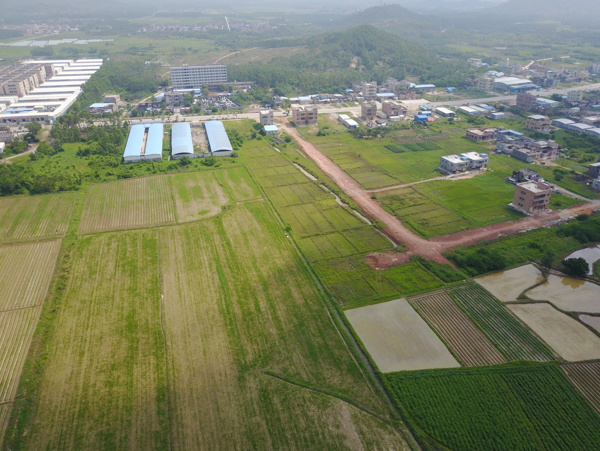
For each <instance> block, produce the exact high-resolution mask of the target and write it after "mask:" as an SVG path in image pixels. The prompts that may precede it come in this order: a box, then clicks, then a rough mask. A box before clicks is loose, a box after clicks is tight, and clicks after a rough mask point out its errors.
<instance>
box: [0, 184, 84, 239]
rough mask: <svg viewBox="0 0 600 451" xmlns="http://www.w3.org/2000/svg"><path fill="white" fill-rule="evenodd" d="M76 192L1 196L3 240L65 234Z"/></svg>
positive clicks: (0, 235) (0, 234)
mask: <svg viewBox="0 0 600 451" xmlns="http://www.w3.org/2000/svg"><path fill="white" fill-rule="evenodd" d="M76 195H77V194H76V193H60V194H50V195H41V196H14V197H6V198H1V199H0V212H2V214H1V215H0V242H1V241H16V240H26V239H31V238H43V237H55V236H63V235H64V234H65V232H66V231H67V226H68V224H69V221H70V219H71V213H72V212H73V205H74V203H75V197H76Z"/></svg>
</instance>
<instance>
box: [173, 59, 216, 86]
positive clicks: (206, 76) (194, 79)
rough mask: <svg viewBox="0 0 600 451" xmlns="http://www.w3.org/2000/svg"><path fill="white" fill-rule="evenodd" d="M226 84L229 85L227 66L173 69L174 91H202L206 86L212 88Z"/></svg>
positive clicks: (179, 67) (186, 66)
mask: <svg viewBox="0 0 600 451" xmlns="http://www.w3.org/2000/svg"><path fill="white" fill-rule="evenodd" d="M224 83H227V66H226V65H225V64H213V65H210V66H188V65H185V64H184V65H183V66H175V67H171V84H172V85H173V89H202V87H203V86H205V85H206V86H208V87H209V88H211V87H214V86H217V85H220V84H224Z"/></svg>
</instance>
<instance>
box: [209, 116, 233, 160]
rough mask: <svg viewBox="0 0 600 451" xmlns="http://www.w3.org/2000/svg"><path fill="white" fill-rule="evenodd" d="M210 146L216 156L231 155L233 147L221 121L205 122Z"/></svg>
mask: <svg viewBox="0 0 600 451" xmlns="http://www.w3.org/2000/svg"><path fill="white" fill-rule="evenodd" d="M204 129H205V130H206V137H207V138H208V147H209V149H210V152H211V154H212V155H213V156H215V157H230V156H231V154H232V153H233V147H232V146H231V142H230V141H229V137H228V136H227V132H226V131H225V127H224V126H223V122H221V121H208V122H205V123H204Z"/></svg>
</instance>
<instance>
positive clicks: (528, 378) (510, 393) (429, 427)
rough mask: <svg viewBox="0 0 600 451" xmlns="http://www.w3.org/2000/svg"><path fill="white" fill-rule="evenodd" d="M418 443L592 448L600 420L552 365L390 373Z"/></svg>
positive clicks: (477, 447) (597, 440)
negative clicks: (420, 441) (418, 439)
mask: <svg viewBox="0 0 600 451" xmlns="http://www.w3.org/2000/svg"><path fill="white" fill-rule="evenodd" d="M386 379H387V382H388V383H389V386H390V389H391V391H392V393H393V397H394V400H395V402H396V403H397V404H398V406H399V407H400V408H401V409H402V410H403V412H404V414H405V416H406V418H407V419H408V420H409V422H410V423H412V426H413V429H414V430H415V432H416V433H417V436H418V437H419V438H421V440H423V441H426V442H429V444H430V445H431V447H435V448H439V447H440V446H439V445H440V444H441V445H443V446H444V447H448V448H450V449H461V450H482V449H531V450H535V449H563V450H589V449H596V448H597V447H598V445H599V444H600V417H599V416H598V415H597V414H596V413H595V412H594V410H593V409H592V408H591V407H590V406H589V405H587V404H585V402H584V401H583V400H582V399H581V398H580V397H579V396H578V395H577V394H576V392H575V391H574V389H573V387H572V386H571V385H570V384H569V383H568V381H567V380H566V379H565V378H564V377H563V375H562V373H561V372H560V370H559V369H558V368H557V367H556V366H555V365H553V364H528V365H523V364H521V365H512V366H508V367H496V368H464V369H458V370H444V371H416V372H409V373H407V372H403V373H394V374H389V375H387V376H386Z"/></svg>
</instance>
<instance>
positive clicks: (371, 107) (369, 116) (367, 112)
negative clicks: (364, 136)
mask: <svg viewBox="0 0 600 451" xmlns="http://www.w3.org/2000/svg"><path fill="white" fill-rule="evenodd" d="M360 117H362V118H363V119H364V120H365V121H374V120H375V119H376V118H377V104H376V103H375V102H365V103H362V104H361V105H360Z"/></svg>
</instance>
